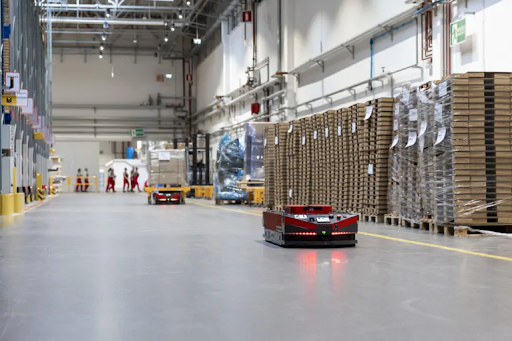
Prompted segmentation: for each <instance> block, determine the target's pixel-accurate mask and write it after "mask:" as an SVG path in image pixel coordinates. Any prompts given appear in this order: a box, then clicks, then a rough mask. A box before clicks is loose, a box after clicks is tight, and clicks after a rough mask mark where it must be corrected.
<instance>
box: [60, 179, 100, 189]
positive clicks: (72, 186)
mask: <svg viewBox="0 0 512 341" xmlns="http://www.w3.org/2000/svg"><path fill="white" fill-rule="evenodd" d="M71 179H74V180H75V181H76V182H75V183H71ZM78 179H80V180H82V182H78ZM89 179H92V181H89V182H88V183H86V182H85V180H89ZM67 185H68V192H72V191H73V189H75V190H76V186H80V187H81V188H85V186H87V185H89V186H94V188H95V189H96V193H97V192H99V191H100V188H99V186H98V178H97V177H95V176H68V178H67Z"/></svg>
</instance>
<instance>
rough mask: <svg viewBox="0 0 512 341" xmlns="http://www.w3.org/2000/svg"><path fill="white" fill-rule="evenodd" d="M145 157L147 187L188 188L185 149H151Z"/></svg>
mask: <svg viewBox="0 0 512 341" xmlns="http://www.w3.org/2000/svg"><path fill="white" fill-rule="evenodd" d="M147 156H148V165H147V169H148V185H149V186H158V185H166V186H169V187H171V186H176V187H177V186H181V187H187V186H188V181H187V157H186V156H187V153H186V150H185V149H174V150H168V149H153V150H150V151H149V152H148V154H147Z"/></svg>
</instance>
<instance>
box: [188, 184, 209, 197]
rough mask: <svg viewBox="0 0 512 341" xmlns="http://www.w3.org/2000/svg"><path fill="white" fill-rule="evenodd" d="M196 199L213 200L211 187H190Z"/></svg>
mask: <svg viewBox="0 0 512 341" xmlns="http://www.w3.org/2000/svg"><path fill="white" fill-rule="evenodd" d="M192 188H193V189H194V195H195V197H196V198H205V199H212V198H213V186H192Z"/></svg>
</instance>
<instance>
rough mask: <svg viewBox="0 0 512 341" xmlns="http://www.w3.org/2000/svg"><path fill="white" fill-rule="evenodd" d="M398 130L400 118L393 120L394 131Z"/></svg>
mask: <svg viewBox="0 0 512 341" xmlns="http://www.w3.org/2000/svg"><path fill="white" fill-rule="evenodd" d="M397 130H398V119H396V120H393V131H397Z"/></svg>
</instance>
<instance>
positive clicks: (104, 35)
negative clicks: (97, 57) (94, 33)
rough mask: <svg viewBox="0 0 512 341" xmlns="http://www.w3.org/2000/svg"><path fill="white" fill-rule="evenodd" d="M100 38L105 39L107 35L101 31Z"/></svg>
mask: <svg viewBox="0 0 512 341" xmlns="http://www.w3.org/2000/svg"><path fill="white" fill-rule="evenodd" d="M101 40H103V41H105V40H107V35H106V34H105V33H103V34H102V35H101Z"/></svg>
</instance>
